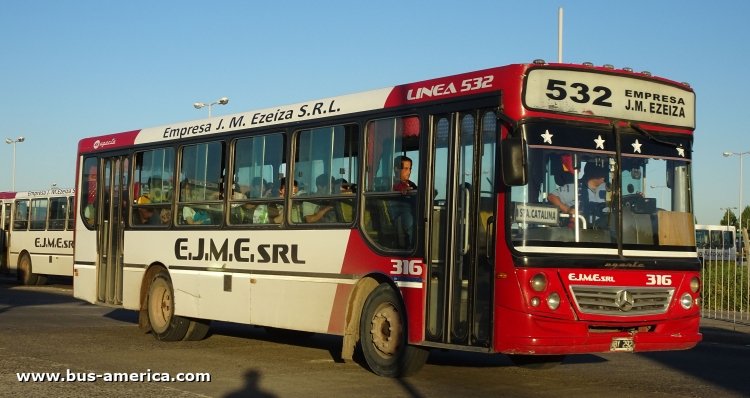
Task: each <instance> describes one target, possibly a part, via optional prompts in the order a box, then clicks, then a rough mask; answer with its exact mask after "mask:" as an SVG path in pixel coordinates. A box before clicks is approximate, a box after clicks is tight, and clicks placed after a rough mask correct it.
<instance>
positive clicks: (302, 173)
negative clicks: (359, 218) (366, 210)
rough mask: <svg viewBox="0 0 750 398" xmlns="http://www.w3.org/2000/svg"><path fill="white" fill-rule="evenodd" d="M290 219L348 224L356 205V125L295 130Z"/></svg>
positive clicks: (303, 222)
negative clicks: (293, 185)
mask: <svg viewBox="0 0 750 398" xmlns="http://www.w3.org/2000/svg"><path fill="white" fill-rule="evenodd" d="M295 140H296V145H295V148H296V153H295V159H294V165H293V170H292V171H293V173H292V174H293V175H294V179H295V181H294V183H296V184H298V185H299V191H298V193H297V195H296V196H292V209H291V217H292V219H291V222H292V223H301V224H310V223H319V224H349V223H352V222H353V221H354V217H355V215H356V208H357V200H356V199H357V195H356V183H357V181H358V175H359V163H358V152H359V126H357V125H354V124H348V125H337V126H329V127H320V128H315V129H310V130H302V131H299V132H297V135H296V136H295Z"/></svg>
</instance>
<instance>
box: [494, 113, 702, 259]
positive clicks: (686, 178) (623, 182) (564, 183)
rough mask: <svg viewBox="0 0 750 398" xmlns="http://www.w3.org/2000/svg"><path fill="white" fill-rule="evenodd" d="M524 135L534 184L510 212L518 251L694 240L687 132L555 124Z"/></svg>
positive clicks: (520, 190) (514, 193)
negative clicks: (684, 134)
mask: <svg viewBox="0 0 750 398" xmlns="http://www.w3.org/2000/svg"><path fill="white" fill-rule="evenodd" d="M523 134H525V136H526V139H527V142H528V143H529V153H528V164H529V178H528V184H526V185H525V186H518V187H513V188H512V189H511V210H512V211H511V212H508V217H509V218H510V220H509V223H510V230H511V240H512V243H513V245H514V246H515V248H516V249H517V250H519V251H522V252H523V251H532V252H539V249H541V247H545V248H544V250H543V252H555V251H558V252H568V253H575V250H573V251H571V250H570V249H571V248H576V247H587V248H592V247H595V248H600V249H602V251H601V252H600V254H617V250H618V248H619V245H620V244H622V248H623V249H625V250H627V249H633V250H662V251H663V250H666V249H672V250H674V249H675V247H681V248H680V249H679V250H681V251H684V250H685V248H686V247H691V246H694V243H695V241H694V234H693V227H692V221H693V218H692V209H691V206H692V204H691V199H690V198H691V197H690V139H689V138H688V137H680V136H664V137H662V136H659V137H655V136H653V135H651V134H648V133H643V132H641V133H639V132H638V131H635V130H630V129H628V130H623V129H620V130H615V129H613V128H611V127H610V126H602V127H583V126H574V125H567V124H566V125H559V124H551V123H533V124H526V125H524V126H523ZM618 148H619V152H620V156H618ZM683 229H684V230H685V231H683ZM550 247H552V249H550ZM556 248H557V249H556ZM586 252H587V253H590V252H591V251H590V250H587V251H586ZM582 253H583V252H582ZM629 254H635V253H629ZM636 255H637V254H636Z"/></svg>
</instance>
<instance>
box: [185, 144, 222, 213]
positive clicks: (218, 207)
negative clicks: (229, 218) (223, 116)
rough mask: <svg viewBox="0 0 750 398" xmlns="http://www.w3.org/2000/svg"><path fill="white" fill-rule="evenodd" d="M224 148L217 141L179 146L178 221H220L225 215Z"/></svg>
mask: <svg viewBox="0 0 750 398" xmlns="http://www.w3.org/2000/svg"><path fill="white" fill-rule="evenodd" d="M224 160H225V151H224V143H223V142H220V141H215V142H208V143H202V144H196V145H187V146H184V147H183V148H182V162H181V163H180V170H179V172H180V174H179V175H180V181H179V189H180V194H179V198H178V203H177V214H176V215H175V219H176V220H177V224H178V225H219V224H221V222H222V220H223V218H224V210H223V209H224V205H223V199H224V198H223V192H224V183H223V177H224V174H225V170H224Z"/></svg>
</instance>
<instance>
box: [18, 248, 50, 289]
mask: <svg viewBox="0 0 750 398" xmlns="http://www.w3.org/2000/svg"><path fill="white" fill-rule="evenodd" d="M18 281H19V282H21V283H22V284H24V285H44V284H45V283H47V278H46V277H45V276H43V275H37V274H35V273H34V272H33V271H32V269H31V257H29V255H28V254H27V253H24V254H22V255H21V258H20V259H19V260H18Z"/></svg>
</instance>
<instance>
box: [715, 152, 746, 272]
mask: <svg viewBox="0 0 750 398" xmlns="http://www.w3.org/2000/svg"><path fill="white" fill-rule="evenodd" d="M722 155H724V157H725V158H727V157H730V156H738V157H739V158H740V204H739V207H737V212H738V213H739V223H738V225H739V232H740V235H742V211H743V210H744V209H743V208H742V158H743V157H744V156H745V155H750V151H745V152H724V153H723V154H722ZM743 257H744V256H740V261H741V259H742V258H743Z"/></svg>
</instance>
